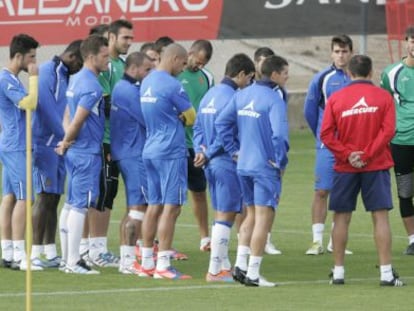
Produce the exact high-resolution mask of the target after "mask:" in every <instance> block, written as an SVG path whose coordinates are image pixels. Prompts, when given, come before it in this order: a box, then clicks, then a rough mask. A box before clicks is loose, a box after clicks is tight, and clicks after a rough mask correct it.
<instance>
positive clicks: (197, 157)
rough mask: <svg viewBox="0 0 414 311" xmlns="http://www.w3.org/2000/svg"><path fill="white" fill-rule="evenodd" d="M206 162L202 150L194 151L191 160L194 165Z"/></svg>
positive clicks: (197, 165) (200, 165) (198, 165)
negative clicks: (192, 159) (194, 153)
mask: <svg viewBox="0 0 414 311" xmlns="http://www.w3.org/2000/svg"><path fill="white" fill-rule="evenodd" d="M206 162H207V158H206V155H205V154H204V153H203V152H199V153H196V155H195V157H194V161H193V163H194V166H195V167H202V166H203V165H204V164H206Z"/></svg>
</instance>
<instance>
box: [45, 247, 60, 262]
mask: <svg viewBox="0 0 414 311" xmlns="http://www.w3.org/2000/svg"><path fill="white" fill-rule="evenodd" d="M44 249H45V255H46V259H47V260H50V259H53V258H56V257H57V251H56V244H46V245H45V247H44Z"/></svg>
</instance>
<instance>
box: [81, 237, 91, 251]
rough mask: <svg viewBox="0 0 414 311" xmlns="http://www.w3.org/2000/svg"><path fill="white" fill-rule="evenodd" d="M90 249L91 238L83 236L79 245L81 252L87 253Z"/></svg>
mask: <svg viewBox="0 0 414 311" xmlns="http://www.w3.org/2000/svg"><path fill="white" fill-rule="evenodd" d="M88 251H89V238H82V239H81V241H80V245H79V253H80V254H85V253H87V252H88Z"/></svg>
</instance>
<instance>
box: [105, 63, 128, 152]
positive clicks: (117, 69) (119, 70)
mask: <svg viewBox="0 0 414 311" xmlns="http://www.w3.org/2000/svg"><path fill="white" fill-rule="evenodd" d="M124 71H125V61H124V60H123V59H122V58H120V57H118V58H112V57H111V58H110V61H109V64H108V71H104V72H101V73H100V74H99V76H98V79H99V83H100V84H101V86H102V89H103V96H111V94H112V90H113V89H114V86H115V84H116V83H117V82H118V81H119V80H121V78H122V76H123V75H124ZM103 142H104V143H107V144H109V143H110V129H109V118H105V134H104V139H103Z"/></svg>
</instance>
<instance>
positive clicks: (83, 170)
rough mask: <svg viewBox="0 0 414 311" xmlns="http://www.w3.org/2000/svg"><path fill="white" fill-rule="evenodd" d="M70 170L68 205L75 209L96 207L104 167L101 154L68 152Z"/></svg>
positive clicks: (67, 164)
mask: <svg viewBox="0 0 414 311" xmlns="http://www.w3.org/2000/svg"><path fill="white" fill-rule="evenodd" d="M66 161H67V163H66V167H67V168H68V198H67V200H66V202H67V203H69V204H70V205H72V206H73V207H75V208H89V207H94V206H95V205H96V203H97V200H98V196H99V173H100V171H101V166H102V156H101V155H100V154H86V153H77V152H74V151H72V150H71V149H70V148H69V150H68V151H67V152H66Z"/></svg>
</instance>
